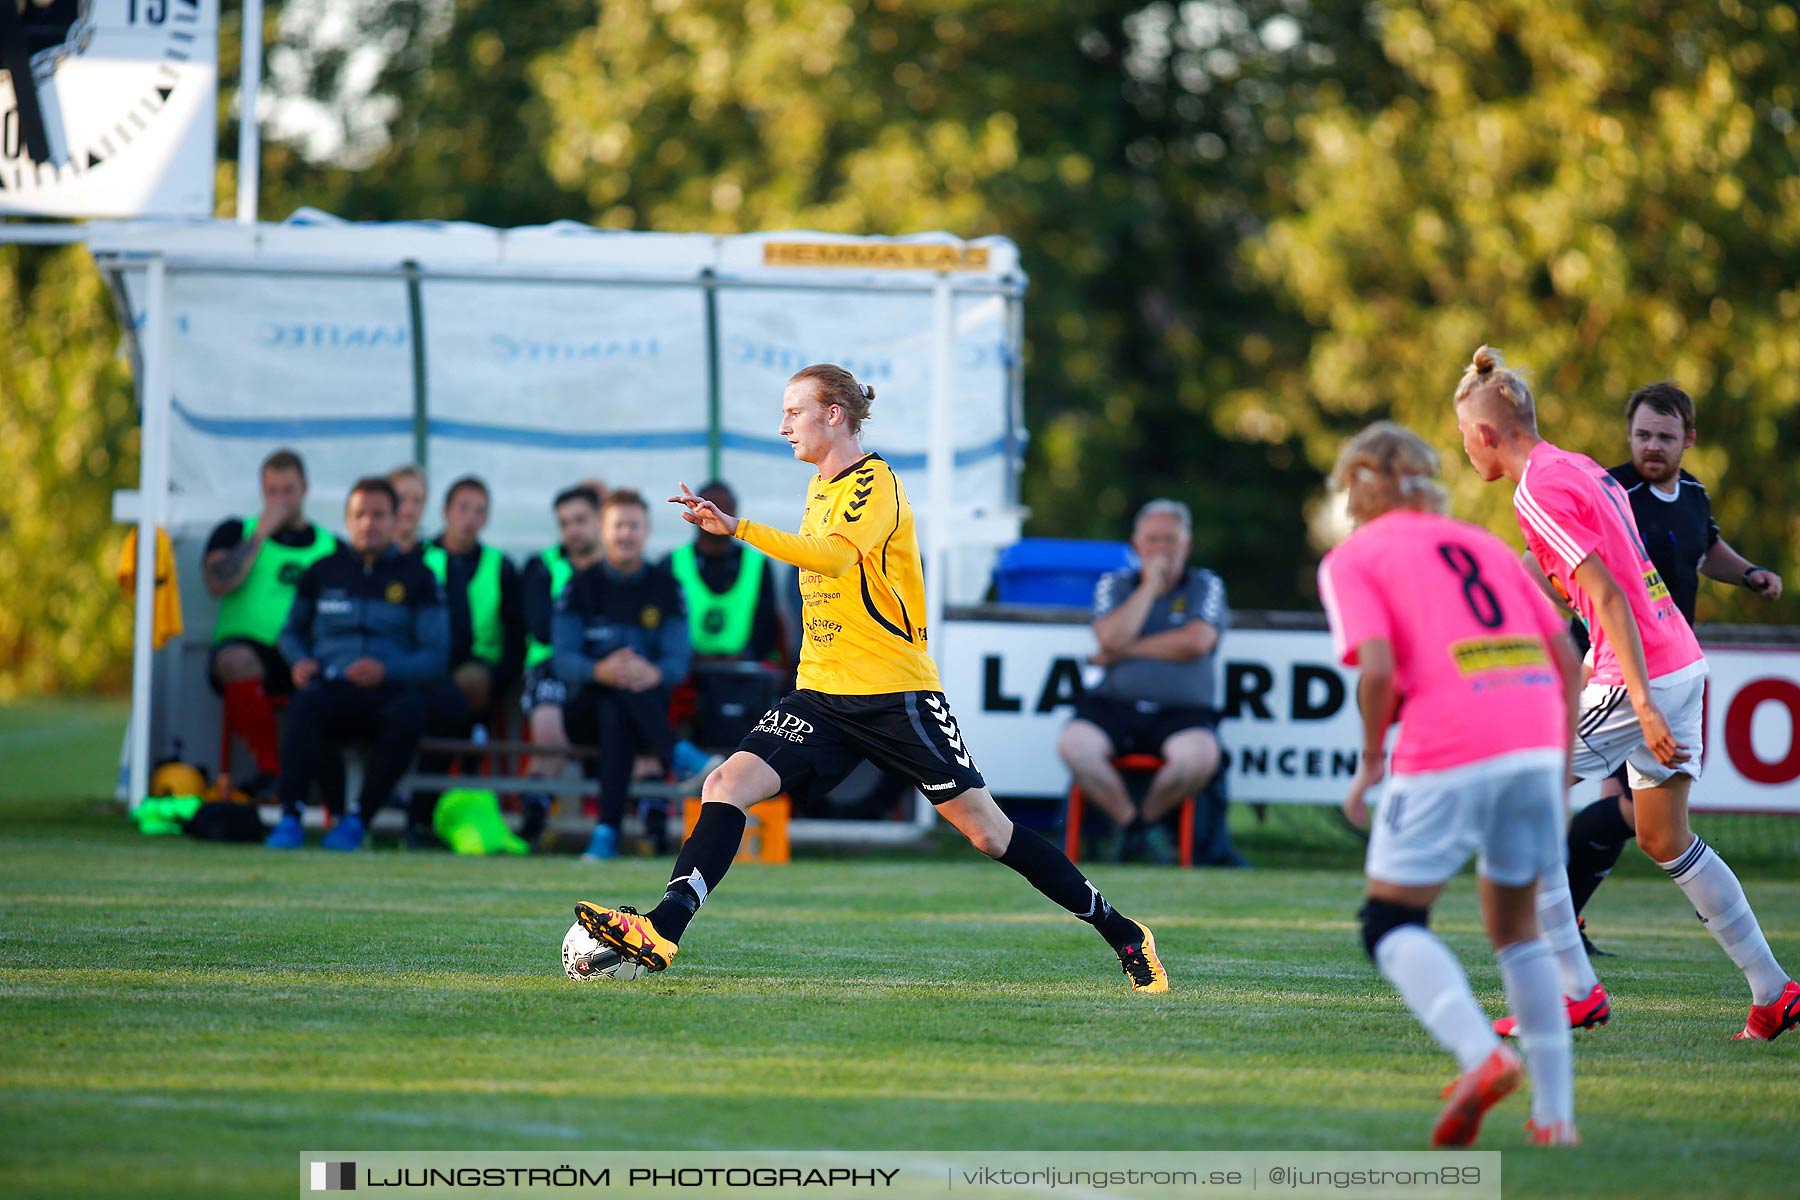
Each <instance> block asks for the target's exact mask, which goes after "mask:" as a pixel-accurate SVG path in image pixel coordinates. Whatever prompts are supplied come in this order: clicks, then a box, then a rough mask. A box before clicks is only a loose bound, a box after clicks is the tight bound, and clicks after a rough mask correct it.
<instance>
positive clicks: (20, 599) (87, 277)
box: [0, 247, 137, 699]
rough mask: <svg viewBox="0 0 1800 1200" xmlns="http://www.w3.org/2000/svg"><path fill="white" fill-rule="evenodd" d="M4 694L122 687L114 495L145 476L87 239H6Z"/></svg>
mask: <svg viewBox="0 0 1800 1200" xmlns="http://www.w3.org/2000/svg"><path fill="white" fill-rule="evenodd" d="M0 313H6V314H10V315H9V316H8V318H7V320H8V323H9V326H10V327H9V329H8V330H7V335H6V337H5V338H0V447H4V448H5V449H4V462H5V473H6V486H5V487H4V488H0V699H5V698H8V697H13V696H19V695H30V694H35V693H40V692H51V691H87V690H93V689H97V688H114V687H118V686H120V685H121V684H122V683H123V682H124V679H125V677H126V675H127V674H128V672H129V669H130V647H131V605H130V603H129V601H127V600H126V599H125V598H124V597H123V596H122V595H121V594H120V592H119V588H118V584H117V583H116V582H115V580H114V570H115V568H116V566H117V563H118V551H119V544H120V540H121V538H120V533H119V531H118V528H117V526H115V525H113V523H112V492H113V489H115V488H120V487H130V486H132V485H133V484H134V483H135V475H136V457H137V425H136V416H135V408H134V406H133V404H132V400H131V377H130V372H129V370H128V369H127V367H126V365H125V364H124V363H123V362H122V361H121V360H120V359H119V358H118V357H117V355H116V354H115V353H114V351H115V350H116V348H117V346H118V334H117V331H116V328H115V326H114V323H113V318H112V307H111V301H110V299H109V297H108V296H107V293H106V288H105V286H104V285H103V284H102V283H101V281H100V277H99V275H98V274H97V273H96V272H95V271H94V269H93V266H92V263H91V262H90V261H89V259H88V257H87V252H86V251H85V250H82V249H79V248H75V247H69V248H59V249H55V250H45V249H26V248H22V247H0Z"/></svg>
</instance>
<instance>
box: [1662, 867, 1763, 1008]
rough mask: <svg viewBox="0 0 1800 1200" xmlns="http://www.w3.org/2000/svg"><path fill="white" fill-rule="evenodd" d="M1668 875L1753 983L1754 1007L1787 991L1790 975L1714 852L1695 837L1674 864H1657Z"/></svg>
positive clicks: (1740, 886)
mask: <svg viewBox="0 0 1800 1200" xmlns="http://www.w3.org/2000/svg"><path fill="white" fill-rule="evenodd" d="M1656 865H1657V866H1659V867H1661V868H1662V869H1663V870H1665V871H1667V872H1668V873H1669V878H1670V879H1673V880H1674V881H1675V882H1676V884H1677V885H1678V886H1679V887H1680V888H1681V890H1682V892H1683V894H1685V895H1686V896H1687V898H1688V903H1689V904H1692V905H1693V906H1694V911H1695V912H1697V913H1699V914H1700V919H1701V920H1702V921H1704V922H1705V923H1706V931H1707V932H1708V933H1710V934H1712V935H1713V940H1714V941H1716V942H1718V943H1719V945H1720V946H1722V947H1724V949H1725V953H1726V954H1727V955H1729V956H1730V957H1731V961H1732V962H1734V963H1736V964H1737V965H1738V969H1739V970H1740V971H1742V972H1743V973H1744V978H1745V979H1747V980H1749V982H1750V1002H1751V1003H1752V1004H1768V1003H1770V1002H1771V1001H1773V1000H1774V999H1775V998H1776V997H1778V996H1780V995H1781V989H1782V988H1784V987H1786V986H1787V981H1788V976H1787V972H1786V971H1783V970H1782V969H1781V964H1780V963H1778V962H1776V961H1775V955H1774V953H1773V952H1772V951H1771V950H1770V949H1769V939H1768V938H1766V937H1764V936H1763V931H1762V926H1761V925H1760V924H1759V923H1758V922H1757V920H1756V914H1755V913H1754V912H1751V911H1750V901H1749V900H1748V899H1746V898H1745V896H1744V885H1743V884H1741V883H1739V882H1738V877H1737V876H1736V875H1734V874H1732V871H1731V868H1730V867H1728V866H1726V865H1725V860H1724V859H1722V858H1720V857H1719V856H1718V854H1717V853H1716V852H1715V851H1714V850H1713V848H1712V847H1711V846H1708V845H1707V844H1706V843H1705V842H1703V841H1701V840H1700V839H1699V838H1698V837H1696V838H1695V839H1694V840H1693V842H1692V843H1691V844H1690V845H1689V846H1688V848H1687V849H1686V850H1685V851H1683V852H1682V853H1681V855H1680V856H1679V857H1677V858H1676V859H1675V860H1674V861H1673V862H1666V863H1657V864H1656Z"/></svg>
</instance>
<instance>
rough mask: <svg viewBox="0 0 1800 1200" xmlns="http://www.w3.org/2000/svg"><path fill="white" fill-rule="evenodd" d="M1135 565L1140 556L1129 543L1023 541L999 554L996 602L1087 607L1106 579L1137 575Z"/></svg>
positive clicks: (1048, 539) (1066, 539)
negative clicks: (1133, 572) (1120, 574)
mask: <svg viewBox="0 0 1800 1200" xmlns="http://www.w3.org/2000/svg"><path fill="white" fill-rule="evenodd" d="M1137 565H1138V561H1137V555H1136V554H1133V553H1132V551H1131V547H1130V545H1128V544H1127V543H1125V542H1089V541H1079V540H1075V539H1072V538H1024V539H1022V540H1020V541H1017V542H1014V543H1013V544H1012V545H1010V546H1008V547H1007V548H1006V549H1005V550H1002V551H1001V552H1000V561H999V562H998V563H996V564H995V565H994V591H995V598H996V599H997V600H999V601H1000V603H1002V604H1059V605H1066V606H1069V607H1072V608H1088V607H1090V606H1091V605H1092V604H1093V603H1094V585H1095V584H1097V583H1099V582H1100V577H1101V576H1102V575H1105V574H1106V573H1107V572H1109V571H1122V570H1136V569H1137Z"/></svg>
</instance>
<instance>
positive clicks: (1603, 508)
mask: <svg viewBox="0 0 1800 1200" xmlns="http://www.w3.org/2000/svg"><path fill="white" fill-rule="evenodd" d="M1455 405H1456V423H1457V428H1458V429H1459V430H1460V431H1461V433H1462V439H1463V450H1464V451H1465V452H1466V453H1467V454H1468V456H1469V462H1470V463H1471V464H1472V465H1473V466H1474V467H1475V470H1476V471H1477V472H1478V473H1479V474H1480V475H1481V477H1482V479H1484V480H1486V481H1487V482H1489V483H1492V482H1494V481H1495V480H1497V479H1499V478H1501V477H1502V476H1504V477H1506V478H1507V479H1510V480H1512V481H1513V483H1514V484H1515V485H1517V486H1516V487H1515V489H1514V491H1513V509H1514V510H1515V512H1516V513H1517V515H1518V518H1519V528H1520V529H1522V530H1523V531H1524V533H1525V542H1526V545H1527V546H1528V547H1529V549H1530V552H1531V556H1532V558H1533V559H1534V560H1535V561H1536V563H1537V565H1538V566H1539V567H1540V568H1542V570H1543V572H1544V574H1545V576H1547V577H1548V578H1549V579H1550V580H1551V581H1552V582H1553V583H1556V584H1559V585H1560V587H1561V589H1562V590H1563V591H1566V592H1567V593H1568V597H1569V603H1570V604H1571V605H1572V606H1573V607H1574V609H1575V611H1576V612H1577V613H1579V614H1580V616H1581V618H1582V620H1583V621H1585V622H1586V624H1587V626H1588V630H1589V635H1590V637H1591V638H1592V642H1593V645H1592V649H1591V651H1590V654H1591V655H1592V658H1593V668H1594V669H1593V675H1592V676H1591V677H1590V679H1589V681H1588V685H1587V687H1586V688H1585V689H1583V691H1582V693H1581V704H1580V715H1579V717H1578V719H1577V722H1576V739H1575V743H1574V747H1573V755H1572V758H1571V774H1572V776H1573V777H1574V778H1576V779H1595V778H1600V777H1603V776H1605V775H1609V774H1611V773H1612V772H1613V771H1615V770H1617V769H1618V767H1619V764H1620V763H1621V762H1623V763H1625V764H1626V765H1627V767H1628V777H1629V780H1630V786H1631V790H1632V794H1633V796H1634V797H1635V809H1636V814H1637V837H1638V845H1640V846H1641V847H1643V849H1644V852H1645V853H1646V854H1648V855H1649V856H1650V857H1651V858H1652V859H1654V860H1655V861H1656V863H1657V865H1658V866H1660V867H1662V868H1663V870H1664V871H1666V872H1667V873H1668V875H1669V878H1670V879H1672V880H1674V881H1675V883H1676V885H1677V886H1679V887H1680V888H1681V890H1682V892H1683V894H1684V895H1686V896H1687V898H1688V901H1689V902H1690V903H1691V904H1692V905H1693V906H1694V910H1695V911H1696V912H1697V913H1699V915H1700V919H1701V921H1703V922H1704V923H1705V924H1706V928H1707V931H1708V932H1709V933H1711V934H1712V935H1713V938H1714V939H1715V940H1716V941H1717V942H1718V943H1719V945H1720V947H1721V948H1723V949H1724V951H1725V953H1726V954H1727V955H1728V956H1729V957H1730V958H1731V961H1732V962H1734V963H1736V964H1737V966H1738V968H1739V969H1740V970H1742V971H1743V972H1744V978H1745V979H1746V980H1747V981H1748V982H1749V984H1750V1015H1749V1016H1748V1017H1747V1018H1746V1019H1745V1021H1744V1028H1743V1029H1742V1030H1741V1031H1740V1032H1738V1033H1736V1034H1734V1035H1733V1037H1734V1039H1739V1040H1762V1041H1772V1040H1773V1039H1775V1038H1777V1037H1779V1036H1780V1035H1781V1034H1782V1033H1783V1032H1784V1031H1786V1030H1788V1029H1791V1028H1793V1027H1794V1025H1795V1024H1800V984H1797V983H1795V982H1794V981H1793V980H1792V979H1790V978H1788V975H1787V972H1786V971H1784V970H1782V968H1781V965H1780V964H1779V963H1778V962H1776V960H1775V955H1774V954H1773V953H1772V952H1771V951H1770V949H1769V943H1768V939H1767V938H1765V937H1764V936H1763V931H1762V926H1761V925H1760V924H1759V923H1758V922H1757V919H1756V914H1755V913H1754V912H1753V911H1751V908H1750V902H1749V900H1748V899H1746V898H1745V896H1744V889H1743V885H1742V884H1740V883H1739V882H1738V878H1737V876H1736V875H1734V874H1733V873H1732V870H1731V868H1730V867H1729V866H1727V865H1726V864H1725V860H1724V859H1722V858H1720V857H1719V856H1718V854H1717V853H1715V852H1714V851H1713V849H1712V848H1711V847H1710V846H1708V845H1707V844H1706V843H1705V842H1704V841H1702V840H1701V839H1699V838H1697V837H1695V836H1694V834H1693V832H1692V831H1691V830H1689V828H1688V815H1687V814H1688V789H1689V787H1690V786H1691V785H1692V784H1693V781H1694V780H1695V779H1698V778H1699V777H1700V761H1701V739H1702V734H1703V713H1704V710H1703V708H1702V701H1703V698H1704V694H1705V687H1706V658H1705V656H1704V655H1703V654H1702V653H1701V651H1700V643H1699V642H1697V641H1696V640H1695V639H1694V631H1693V630H1692V629H1691V628H1690V627H1689V626H1688V623H1687V621H1686V620H1684V619H1683V618H1682V615H1681V613H1680V612H1679V611H1678V610H1677V609H1676V606H1675V602H1674V600H1673V599H1672V598H1671V597H1670V595H1669V589H1668V587H1667V586H1665V585H1664V583H1663V581H1662V577H1661V576H1660V575H1659V574H1658V573H1657V570H1656V568H1655V566H1653V565H1652V564H1651V561H1650V555H1649V551H1648V550H1647V549H1646V548H1645V546H1644V544H1643V542H1642V540H1641V539H1640V538H1639V537H1638V530H1637V524H1636V522H1635V521H1634V520H1633V519H1632V516H1631V503H1630V499H1629V497H1628V496H1627V495H1626V493H1625V489H1624V488H1622V487H1621V486H1619V483H1618V481H1617V480H1616V479H1614V478H1613V477H1612V476H1611V475H1609V474H1608V473H1607V472H1606V470H1605V468H1603V467H1601V466H1600V464H1599V463H1597V462H1595V461H1594V460H1593V459H1591V458H1589V457H1587V456H1586V455H1584V454H1575V453H1572V452H1570V451H1567V450H1563V449H1560V448H1558V447H1556V446H1553V445H1551V444H1550V443H1549V442H1547V441H1545V440H1544V439H1543V438H1541V437H1539V436H1538V430H1537V403H1536V400H1535V399H1534V398H1533V396H1532V394H1531V388H1530V386H1529V385H1527V384H1526V382H1525V380H1524V378H1523V377H1522V376H1520V374H1519V373H1518V372H1516V371H1509V370H1507V369H1506V368H1505V367H1504V366H1503V365H1502V362H1501V356H1500V352H1499V351H1498V350H1494V349H1492V348H1490V347H1487V346H1483V347H1481V348H1480V349H1479V350H1477V351H1476V352H1475V357H1474V361H1473V362H1472V363H1470V365H1469V367H1468V369H1467V370H1466V371H1464V372H1463V377H1462V381H1461V382H1460V383H1459V384H1458V385H1457V388H1456V393H1455ZM1538 915H1539V919H1540V920H1541V921H1542V922H1543V925H1544V932H1545V935H1546V936H1547V937H1548V938H1549V940H1550V944H1551V946H1552V947H1553V948H1554V949H1555V951H1556V958H1557V963H1558V965H1559V966H1560V967H1561V968H1562V974H1563V993H1564V996H1565V998H1566V999H1567V1001H1568V1013H1569V1023H1570V1024H1571V1025H1573V1026H1576V1027H1584V1026H1591V1025H1599V1024H1605V1023H1606V1020H1607V1018H1608V1016H1609V1015H1610V1013H1611V1004H1610V1001H1609V1000H1608V998H1607V995H1606V989H1605V988H1604V987H1602V986H1601V984H1600V981H1599V979H1598V978H1597V977H1596V976H1595V974H1594V968H1593V964H1592V963H1591V962H1590V961H1589V959H1588V956H1587V953H1586V951H1584V950H1583V949H1582V945H1581V934H1580V930H1579V927H1578V926H1577V924H1576V919H1575V909H1574V906H1573V904H1572V903H1571V900H1570V896H1569V884H1568V880H1567V878H1566V876H1565V875H1564V872H1563V871H1562V870H1561V869H1560V868H1559V869H1558V870H1556V871H1554V872H1549V873H1546V874H1545V875H1544V877H1543V878H1542V879H1541V880H1540V881H1539V887H1538ZM1495 1029H1496V1030H1497V1031H1498V1032H1501V1033H1511V1032H1513V1031H1514V1029H1515V1022H1514V1020H1513V1018H1511V1017H1508V1018H1506V1019H1504V1020H1502V1021H1499V1022H1496V1023H1495Z"/></svg>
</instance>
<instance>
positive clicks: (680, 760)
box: [669, 738, 711, 779]
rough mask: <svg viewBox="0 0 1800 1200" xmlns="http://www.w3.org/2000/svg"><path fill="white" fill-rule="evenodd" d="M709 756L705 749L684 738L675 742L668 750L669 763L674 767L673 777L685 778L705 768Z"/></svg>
mask: <svg viewBox="0 0 1800 1200" xmlns="http://www.w3.org/2000/svg"><path fill="white" fill-rule="evenodd" d="M710 758H711V756H710V755H708V754H707V753H706V751H704V750H702V749H701V748H700V747H698V746H696V745H694V743H692V742H690V741H688V740H687V739H686V738H683V739H682V740H681V741H679V742H676V743H675V748H674V749H673V750H671V751H669V765H670V766H671V767H673V768H675V778H677V779H687V778H688V777H690V776H693V775H698V774H700V772H702V771H704V770H706V764H707V762H708V761H710Z"/></svg>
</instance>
